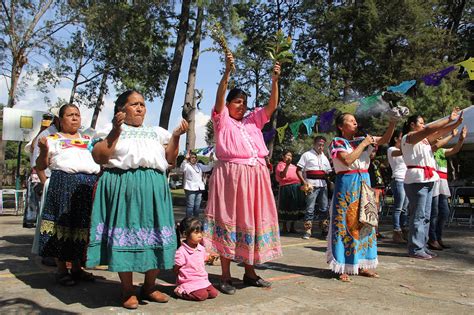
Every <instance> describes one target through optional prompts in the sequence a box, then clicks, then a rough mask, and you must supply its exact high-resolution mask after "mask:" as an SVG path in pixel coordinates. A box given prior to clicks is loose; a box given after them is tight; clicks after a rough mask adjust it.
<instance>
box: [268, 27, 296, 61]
mask: <svg viewBox="0 0 474 315" xmlns="http://www.w3.org/2000/svg"><path fill="white" fill-rule="evenodd" d="M267 50H268V56H269V57H270V59H271V60H273V61H274V62H278V63H280V65H283V64H285V63H292V62H293V57H294V56H293V53H292V52H291V36H288V37H285V34H284V33H283V31H282V30H278V31H277V32H276V34H275V35H274V36H272V37H271V38H270V42H269V43H268V46H267Z"/></svg>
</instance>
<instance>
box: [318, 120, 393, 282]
mask: <svg viewBox="0 0 474 315" xmlns="http://www.w3.org/2000/svg"><path fill="white" fill-rule="evenodd" d="M395 126H396V120H395V119H393V120H391V121H390V124H389V126H388V128H387V130H386V131H385V133H384V134H383V136H381V137H376V136H371V135H367V136H365V137H357V133H358V129H357V121H356V119H355V117H354V116H353V115H352V114H349V113H343V114H341V115H339V116H338V117H337V118H336V127H337V132H338V136H337V137H335V138H334V140H333V141H332V143H331V146H330V150H331V157H332V159H333V163H334V170H335V171H336V184H335V189H334V194H333V199H332V205H331V209H330V218H331V221H330V226H329V234H328V247H327V252H326V255H327V262H328V264H329V267H330V268H331V270H332V271H333V272H334V273H336V274H339V279H340V280H341V281H343V282H350V281H351V279H350V278H349V275H357V274H358V275H360V276H364V277H369V278H378V277H379V276H378V274H377V273H376V272H375V271H373V269H375V268H376V267H377V265H378V258H377V237H376V233H375V228H373V227H371V226H368V225H365V224H362V223H360V222H359V202H360V196H361V187H362V183H363V182H366V183H367V184H368V185H369V186H370V177H369V174H368V169H369V166H370V153H371V152H372V151H373V150H374V147H375V146H376V145H382V144H385V143H388V141H389V140H390V138H391V136H392V134H393V131H394V129H395Z"/></svg>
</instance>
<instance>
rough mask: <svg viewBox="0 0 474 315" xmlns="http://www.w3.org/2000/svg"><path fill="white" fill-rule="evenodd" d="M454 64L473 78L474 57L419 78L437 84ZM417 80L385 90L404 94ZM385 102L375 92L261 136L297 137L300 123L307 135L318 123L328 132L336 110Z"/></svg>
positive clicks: (348, 110) (351, 110)
mask: <svg viewBox="0 0 474 315" xmlns="http://www.w3.org/2000/svg"><path fill="white" fill-rule="evenodd" d="M456 66H460V67H463V68H464V69H465V71H466V72H467V74H468V76H469V80H474V58H473V57H470V58H469V59H467V60H464V61H462V62H460V63H457V64H455V65H452V66H449V67H447V68H445V69H443V70H440V71H437V72H434V73H431V74H428V75H425V76H423V77H422V78H421V80H422V81H423V82H424V84H425V85H428V86H438V85H440V84H441V81H442V80H443V78H444V77H446V76H447V75H448V74H449V73H451V72H452V71H454V70H455V69H456ZM416 82H417V80H409V81H403V82H402V83H400V84H398V85H395V86H389V87H387V91H389V92H397V93H401V94H406V93H407V92H408V91H409V90H410V89H411V88H412V87H413V86H415V84H416ZM381 104H386V102H385V101H384V100H382V93H381V92H379V93H376V94H373V95H370V96H367V97H364V98H362V99H359V100H357V101H354V102H351V103H347V104H344V105H342V106H340V107H338V108H337V109H336V108H333V109H331V110H329V111H326V112H324V113H321V114H319V116H318V115H311V117H309V118H306V119H302V120H298V121H295V122H292V123H286V124H285V125H283V126H281V127H278V128H276V129H273V128H272V129H270V130H266V131H263V138H264V140H265V142H269V141H270V140H271V139H273V137H275V135H277V137H278V142H280V143H282V142H283V140H284V138H285V132H286V130H287V129H288V127H289V128H290V129H289V130H290V132H291V134H292V135H293V137H294V138H297V137H298V135H299V132H300V127H301V125H304V126H305V129H306V133H307V134H308V135H311V134H313V132H314V129H315V128H314V127H315V126H316V125H318V131H319V132H329V131H330V130H331V127H332V125H333V120H334V117H335V115H336V111H340V112H342V113H350V114H357V113H361V112H367V111H370V110H371V109H373V108H375V107H376V106H377V105H381Z"/></svg>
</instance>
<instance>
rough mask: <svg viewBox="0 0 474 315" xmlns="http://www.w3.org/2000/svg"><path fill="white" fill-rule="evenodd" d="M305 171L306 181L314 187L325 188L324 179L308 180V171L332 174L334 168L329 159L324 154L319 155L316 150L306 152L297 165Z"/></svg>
mask: <svg viewBox="0 0 474 315" xmlns="http://www.w3.org/2000/svg"><path fill="white" fill-rule="evenodd" d="M297 166H298V167H300V168H301V170H302V171H303V176H304V178H305V180H306V181H307V182H308V183H309V184H310V185H311V186H314V187H325V186H326V181H325V180H323V179H308V178H306V172H307V171H324V172H325V173H326V174H327V173H330V172H331V170H332V168H331V164H330V163H329V160H328V158H327V157H326V155H324V153H323V152H321V154H318V153H317V152H316V151H315V150H314V149H311V150H309V151H306V152H305V153H303V155H302V156H301V158H300V160H299V161H298V164H297Z"/></svg>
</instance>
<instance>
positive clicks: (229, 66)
mask: <svg viewBox="0 0 474 315" xmlns="http://www.w3.org/2000/svg"><path fill="white" fill-rule="evenodd" d="M225 71H226V72H230V71H235V63H234V56H233V55H232V53H231V52H230V51H228V52H227V53H226V54H225Z"/></svg>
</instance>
